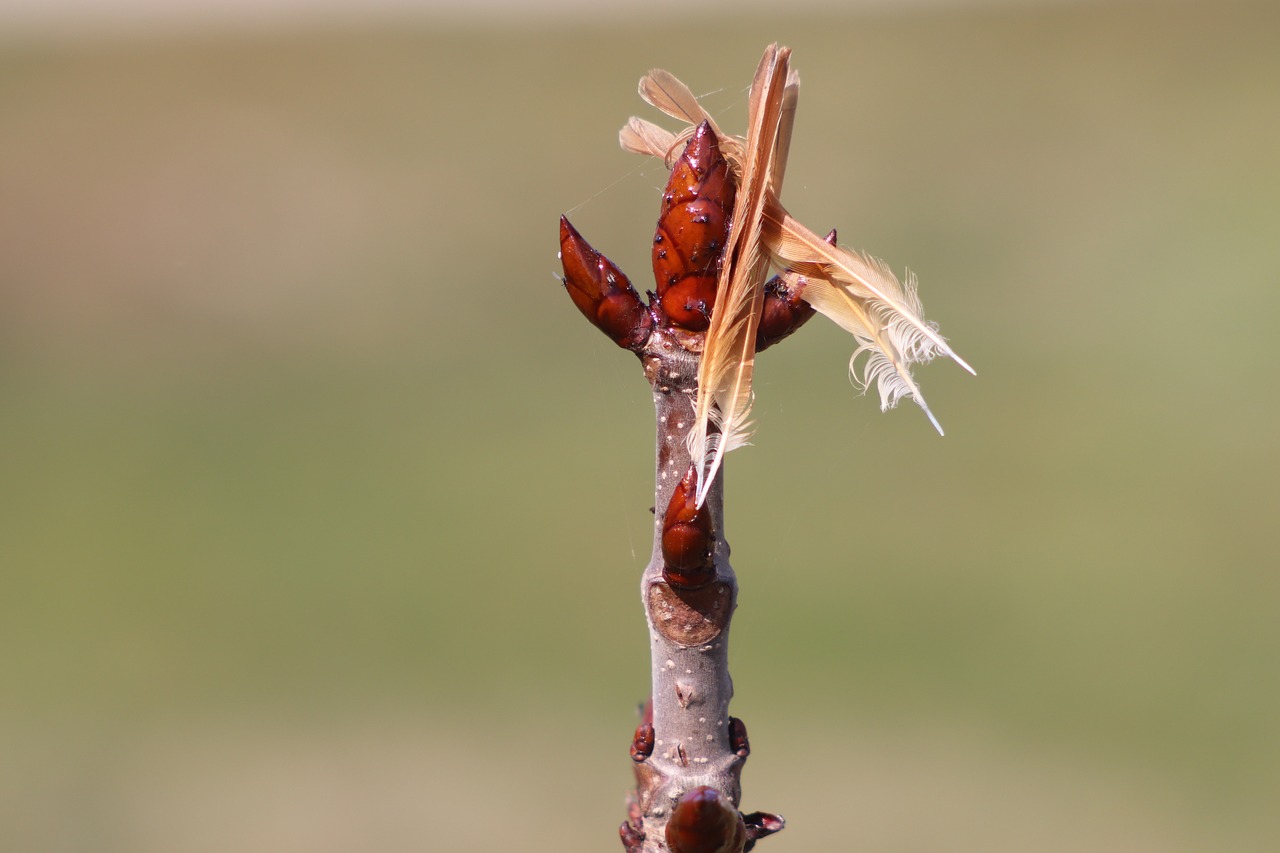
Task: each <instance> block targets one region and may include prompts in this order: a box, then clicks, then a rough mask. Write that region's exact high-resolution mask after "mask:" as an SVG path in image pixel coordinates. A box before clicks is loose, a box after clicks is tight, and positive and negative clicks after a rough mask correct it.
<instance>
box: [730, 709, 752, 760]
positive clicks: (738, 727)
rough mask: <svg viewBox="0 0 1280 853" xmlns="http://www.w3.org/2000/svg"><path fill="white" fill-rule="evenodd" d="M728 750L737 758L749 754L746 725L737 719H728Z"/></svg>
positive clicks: (749, 747)
mask: <svg viewBox="0 0 1280 853" xmlns="http://www.w3.org/2000/svg"><path fill="white" fill-rule="evenodd" d="M729 749H730V750H732V751H733V753H734V754H735V755H737V756H738V757H739V758H746V757H747V756H748V755H750V754H751V742H750V741H749V740H747V724H746V723H744V722H742V720H739V719H738V718H737V717H730V718H729Z"/></svg>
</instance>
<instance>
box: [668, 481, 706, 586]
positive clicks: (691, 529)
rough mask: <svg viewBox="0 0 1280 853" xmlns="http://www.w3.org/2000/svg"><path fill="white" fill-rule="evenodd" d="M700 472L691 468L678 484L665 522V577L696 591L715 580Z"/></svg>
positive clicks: (676, 584) (672, 583)
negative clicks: (699, 490)
mask: <svg viewBox="0 0 1280 853" xmlns="http://www.w3.org/2000/svg"><path fill="white" fill-rule="evenodd" d="M697 487H698V472H697V469H696V468H695V467H694V466H692V465H690V466H689V470H688V472H687V473H686V474H685V475H684V478H683V479H681V480H680V482H679V483H678V484H677V485H676V488H675V491H674V492H672V494H671V503H669V504H668V505H667V514H666V516H664V517H663V520H662V561H663V566H662V576H663V578H664V579H665V580H666V581H667V583H669V584H671V585H672V586H673V587H676V588H678V589H696V588H698V587H701V586H705V585H706V584H708V583H710V581H711V579H712V578H714V577H715V574H716V571H715V560H714V559H713V554H714V550H715V530H714V528H713V526H712V524H711V509H710V507H708V506H707V505H706V504H703V505H702V506H701V507H699V506H698V505H697Z"/></svg>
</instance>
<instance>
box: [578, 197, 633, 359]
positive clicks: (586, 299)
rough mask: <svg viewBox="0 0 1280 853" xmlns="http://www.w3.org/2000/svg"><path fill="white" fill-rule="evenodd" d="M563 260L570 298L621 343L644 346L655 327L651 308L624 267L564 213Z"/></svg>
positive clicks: (627, 347) (621, 345)
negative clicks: (593, 245) (584, 235)
mask: <svg viewBox="0 0 1280 853" xmlns="http://www.w3.org/2000/svg"><path fill="white" fill-rule="evenodd" d="M560 264H561V266H563V267H564V286H565V289H566V290H568V291H569V298H570V299H572V300H573V304H574V305H577V306H578V310H579V311H581V312H582V314H583V316H584V317H586V318H587V319H588V320H590V321H591V322H592V323H593V324H594V325H595V327H596V328H597V329H599V330H600V331H602V332H604V333H605V334H606V335H608V336H609V339H610V340H612V341H613V342H614V343H615V344H617V345H618V346H620V347H625V348H626V349H631V350H638V349H640V348H641V347H643V346H644V343H645V341H646V340H648V339H649V330H650V329H652V328H653V317H652V315H651V314H650V313H649V309H648V308H647V307H645V304H644V303H643V302H642V301H641V300H640V295H639V294H638V293H636V291H635V288H633V287H632V286H631V282H630V281H629V280H628V279H627V277H626V276H625V275H623V273H622V270H620V269H618V268H617V267H616V266H614V263H613V261H611V260H609V259H608V258H606V257H605V256H604V255H602V254H600V253H599V252H597V251H596V250H595V249H593V248H591V246H590V244H588V243H587V241H586V240H584V239H582V235H581V234H579V233H578V231H577V229H575V228H574V227H573V226H572V225H570V224H569V220H568V219H566V218H565V217H563V216H562V217H560Z"/></svg>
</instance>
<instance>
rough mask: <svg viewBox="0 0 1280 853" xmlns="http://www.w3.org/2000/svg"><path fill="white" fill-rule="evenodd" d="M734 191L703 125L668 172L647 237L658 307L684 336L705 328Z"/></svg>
mask: <svg viewBox="0 0 1280 853" xmlns="http://www.w3.org/2000/svg"><path fill="white" fill-rule="evenodd" d="M735 192H736V187H735V185H734V182H733V176H732V175H731V174H730V172H729V164H728V161H726V160H725V158H724V155H723V154H722V153H721V152H720V143H719V142H718V141H717V140H716V134H715V131H713V130H712V129H711V126H710V125H709V124H708V123H707V122H705V121H704V122H703V123H702V124H700V125H698V127H697V129H696V130H694V132H693V136H692V137H691V138H690V139H689V142H688V143H687V144H686V145H685V148H684V152H683V153H682V154H681V155H680V159H679V160H677V161H676V164H675V166H673V167H672V168H671V177H670V179H669V180H668V181H667V189H666V192H664V193H663V195H662V209H661V212H660V213H659V214H658V227H657V231H656V233H655V234H654V236H653V277H654V280H655V282H656V283H657V286H658V304H659V305H660V307H661V310H662V313H663V314H664V315H665V316H666V318H667V319H668V320H669V321H670V322H671V323H673V324H674V325H676V326H679V327H681V328H683V329H686V330H688V331H690V332H701V331H704V330H705V329H706V328H707V327H708V326H710V325H711V309H712V308H713V307H715V301H716V285H717V282H718V280H719V277H720V265H721V260H722V258H723V257H724V245H725V241H726V239H727V238H728V236H729V217H730V215H731V214H732V213H733V202H734V195H735Z"/></svg>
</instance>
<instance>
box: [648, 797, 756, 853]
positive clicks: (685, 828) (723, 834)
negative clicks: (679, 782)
mask: <svg viewBox="0 0 1280 853" xmlns="http://www.w3.org/2000/svg"><path fill="white" fill-rule="evenodd" d="M666 837H667V846H668V847H670V848H671V851H672V853H739V851H741V850H742V849H743V848H744V847H745V846H746V843H747V827H746V824H745V823H744V822H743V820H742V815H740V814H738V810H737V809H736V808H734V807H733V804H732V803H730V802H729V798H728V797H726V796H724V795H723V794H721V793H720V792H719V791H717V790H716V789H715V788H711V787H708V786H706V785H702V786H700V787H697V788H691V789H690V790H688V791H685V792H684V794H682V795H681V796H680V799H679V800H678V801H677V802H676V806H675V808H674V809H672V811H671V819H670V820H669V821H667V832H666Z"/></svg>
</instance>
